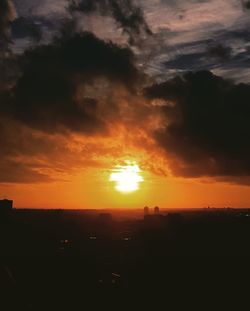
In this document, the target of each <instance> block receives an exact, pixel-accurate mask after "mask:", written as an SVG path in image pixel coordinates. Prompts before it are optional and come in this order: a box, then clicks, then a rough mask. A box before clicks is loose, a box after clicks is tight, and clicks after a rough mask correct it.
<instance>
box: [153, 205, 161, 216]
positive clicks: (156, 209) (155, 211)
mask: <svg viewBox="0 0 250 311" xmlns="http://www.w3.org/2000/svg"><path fill="white" fill-rule="evenodd" d="M154 214H155V215H159V214H160V209H159V207H158V206H156V207H155V208H154Z"/></svg>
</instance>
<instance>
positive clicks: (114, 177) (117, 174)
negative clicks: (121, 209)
mask: <svg viewBox="0 0 250 311" xmlns="http://www.w3.org/2000/svg"><path fill="white" fill-rule="evenodd" d="M140 172H141V170H140V168H139V166H138V165H137V164H133V165H118V166H116V168H114V169H113V170H112V174H111V175H110V178H109V180H110V181H113V182H116V186H115V189H116V190H118V191H120V192H133V191H136V190H138V189H139V183H141V182H143V180H144V179H143V177H142V176H141V175H140Z"/></svg>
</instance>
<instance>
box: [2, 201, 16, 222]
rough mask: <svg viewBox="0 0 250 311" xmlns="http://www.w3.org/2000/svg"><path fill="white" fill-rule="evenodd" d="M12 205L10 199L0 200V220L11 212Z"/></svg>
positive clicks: (4, 218)
mask: <svg viewBox="0 0 250 311" xmlns="http://www.w3.org/2000/svg"><path fill="white" fill-rule="evenodd" d="M12 207H13V201H12V200H6V199H4V200H0V216H1V220H4V221H5V220H6V217H7V216H8V215H9V214H10V213H11V210H12Z"/></svg>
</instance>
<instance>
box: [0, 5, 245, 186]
mask: <svg viewBox="0 0 250 311" xmlns="http://www.w3.org/2000/svg"><path fill="white" fill-rule="evenodd" d="M15 2H16V4H17V3H18V1H17V0H16V1H15ZM60 3H61V5H60V6H58V7H59V8H60V10H59V9H58V8H57V6H56V5H55V2H54V1H52V2H44V6H43V5H41V4H40V5H38V6H37V8H35V7H32V10H33V11H32V12H33V13H32V14H31V16H27V10H25V8H24V7H23V4H22V5H21V4H20V2H19V5H18V4H17V8H18V10H17V11H18V12H17V13H18V16H17V15H15V9H14V8H13V6H12V2H10V1H4V2H2V4H1V5H2V10H1V11H0V12H1V13H0V39H1V40H2V41H1V42H2V45H3V46H4V47H5V53H2V54H1V57H0V68H1V72H2V73H3V74H2V75H1V79H0V144H1V146H2V148H1V149H0V156H1V159H2V161H1V164H0V182H1V183H11V182H17V183H20V182H25V183H27V182H45V181H46V182H48V181H52V180H53V179H58V178H62V179H64V178H65V174H68V173H70V172H73V171H74V170H80V169H85V168H87V167H90V166H104V163H105V164H107V162H112V161H114V160H115V159H118V158H119V159H122V158H124V156H125V155H129V154H132V153H134V154H138V157H140V161H141V162H142V165H144V167H146V168H147V169H150V170H151V171H153V172H154V173H157V174H162V175H166V174H168V173H169V172H171V173H172V174H173V175H175V176H181V177H192V178H193V177H210V178H213V179H214V180H224V181H225V180H226V181H229V182H235V183H245V184H249V180H250V178H249V176H250V164H249V157H250V144H249V138H250V126H249V124H250V122H249V119H250V105H249V103H250V86H249V85H248V84H247V82H248V81H249V80H248V78H249V77H248V74H249V73H248V71H247V70H248V67H249V34H248V31H247V28H246V25H248V21H247V18H248V17H249V16H248V5H247V3H246V2H242V3H241V2H236V1H233V0H230V1H227V3H226V2H225V1H224V0H220V1H216V2H215V1H204V0H203V1H191V0H190V1H182V0H178V1H170V0H165V1H160V0H146V1H130V0H126V1H113V0H102V1H101V0H100V1H99V0H97V1H95V2H93V1H88V0H81V1H70V2H65V1H61V2H60ZM140 3H141V5H140ZM28 4H29V1H26V6H27V8H28V7H29V5H28ZM30 5H31V4H30ZM216 5H217V6H216ZM26 6H25V7H26ZM48 7H49V8H50V9H51V8H52V7H53V10H52V12H53V16H54V17H55V16H56V18H54V19H53V21H50V20H49V18H48V17H47V16H46V14H45V13H46V12H47V10H48ZM63 7H64V9H63ZM218 7H219V8H218ZM67 8H68V10H67ZM222 8H224V15H222V16H220V17H218V16H215V15H216V14H217V13H218V10H219V9H221V10H222ZM20 12H21V15H20ZM62 12H63V13H62ZM216 12H217V13H216ZM47 13H48V12H47ZM215 13H216V14H215ZM217 15H218V14H217ZM97 21H99V22H100V21H101V22H100V23H99V24H98V27H97V28H95V27H92V29H94V31H93V32H92V33H91V32H86V31H84V30H86V29H88V30H91V27H90V26H89V25H88V26H87V24H88V23H90V24H91V23H95V22H97ZM102 22H107V23H108V25H109V26H110V27H108V28H107V29H108V30H107V29H104V28H105V27H104V25H102ZM225 26H227V27H228V29H227V30H226V28H225ZM100 28H103V29H102V32H100ZM115 28H117V29H116V32H115V30H114V29H115ZM11 31H12V35H11ZM101 33H102V35H100V34H101ZM104 33H105V35H103V34H104ZM114 34H115V35H114ZM116 36H117V37H116ZM109 37H110V40H108V38H109ZM114 37H116V39H115V40H113V38H114ZM31 38H32V40H30V39H31ZM117 38H118V39H117ZM34 39H35V40H34ZM11 41H12V42H11ZM21 41H22V42H23V49H21V48H20V44H21V43H20V42H21ZM115 42H116V43H115ZM221 42H222V43H223V44H222V43H221ZM18 47H19V48H18ZM219 74H220V75H219ZM229 75H230V78H231V79H228V76H229ZM233 78H234V79H233ZM242 80H244V81H245V82H244V83H239V81H242ZM155 163H159V164H157V165H156V164H155Z"/></svg>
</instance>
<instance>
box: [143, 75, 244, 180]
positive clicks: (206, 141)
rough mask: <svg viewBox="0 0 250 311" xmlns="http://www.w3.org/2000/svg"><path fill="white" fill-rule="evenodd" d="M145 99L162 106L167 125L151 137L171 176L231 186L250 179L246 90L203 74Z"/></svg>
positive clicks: (162, 86)
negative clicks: (162, 153)
mask: <svg viewBox="0 0 250 311" xmlns="http://www.w3.org/2000/svg"><path fill="white" fill-rule="evenodd" d="M146 94H147V96H148V97H150V98H158V99H162V100H165V101H166V103H165V105H164V106H163V107H162V108H161V109H162V113H163V114H164V115H165V117H166V126H165V129H164V130H159V131H157V132H155V134H154V137H155V139H156V141H157V142H158V143H159V144H160V146H161V147H162V148H163V149H164V150H165V151H166V153H167V156H168V160H169V162H170V165H171V168H172V171H173V173H174V174H176V175H180V176H186V177H202V176H212V177H222V176H223V177H224V179H225V180H226V179H227V178H228V179H230V181H231V180H233V177H235V182H239V180H240V177H246V176H249V175H250V161H249V158H250V143H249V141H250V122H249V120H250V86H249V85H246V84H238V85H237V84H233V83H232V82H229V81H227V80H224V79H222V78H219V77H217V76H215V75H213V74H212V73H210V72H208V71H202V72H197V73H187V74H185V75H184V76H182V77H176V78H174V79H172V80H170V81H167V82H165V83H162V84H159V85H154V86H152V87H151V88H148V89H147V90H146Z"/></svg>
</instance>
